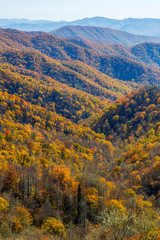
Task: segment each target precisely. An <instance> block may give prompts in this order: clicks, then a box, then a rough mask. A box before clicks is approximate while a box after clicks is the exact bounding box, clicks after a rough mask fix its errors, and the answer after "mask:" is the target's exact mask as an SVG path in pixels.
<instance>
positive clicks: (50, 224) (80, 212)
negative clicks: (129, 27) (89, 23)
mask: <svg viewBox="0 0 160 240" xmlns="http://www.w3.org/2000/svg"><path fill="white" fill-rule="evenodd" d="M71 31H72V36H71V35H70V33H71ZM73 31H74V34H73ZM107 31H108V32H107ZM104 32H105V33H104ZM56 33H57V34H56ZM58 34H59V36H58ZM67 34H69V35H67ZM100 34H103V38H104V37H105V41H106V42H104V41H100V40H99V41H98V40H97V39H98V36H99V39H102V37H101V35H100ZM104 34H105V36H104ZM109 34H110V35H109ZM56 35H57V36H56ZM90 35H92V37H91V36H90ZM111 37H112V38H114V39H116V42H115V41H113V42H112V44H111V43H110V44H108V42H107V41H111V39H110V38H111ZM125 37H126V38H125ZM108 38H109V40H108ZM151 39H152V38H151ZM122 40H123V41H122ZM142 40H143V39H142V38H141V40H139V38H138V37H137V36H136V35H135V37H133V38H132V41H131V38H130V35H127V34H124V33H123V32H120V31H119V32H118V33H117V32H116V31H111V30H107V28H106V30H104V29H103V30H102V29H101V31H100V30H99V29H97V28H94V29H92V28H88V29H87V27H85V28H82V27H78V26H77V27H69V26H67V27H63V28H62V29H59V30H58V31H57V32H50V33H44V32H38V31H35V32H22V31H18V30H15V29H0V239H6V240H22V239H24V240H49V239H54V240H64V239H67V240H156V239H157V240H158V239H160V86H159V85H160V41H159V40H158V38H157V42H143V41H142ZM134 41H135V42H136V41H141V42H136V44H135V43H134ZM158 41H159V42H158Z"/></svg>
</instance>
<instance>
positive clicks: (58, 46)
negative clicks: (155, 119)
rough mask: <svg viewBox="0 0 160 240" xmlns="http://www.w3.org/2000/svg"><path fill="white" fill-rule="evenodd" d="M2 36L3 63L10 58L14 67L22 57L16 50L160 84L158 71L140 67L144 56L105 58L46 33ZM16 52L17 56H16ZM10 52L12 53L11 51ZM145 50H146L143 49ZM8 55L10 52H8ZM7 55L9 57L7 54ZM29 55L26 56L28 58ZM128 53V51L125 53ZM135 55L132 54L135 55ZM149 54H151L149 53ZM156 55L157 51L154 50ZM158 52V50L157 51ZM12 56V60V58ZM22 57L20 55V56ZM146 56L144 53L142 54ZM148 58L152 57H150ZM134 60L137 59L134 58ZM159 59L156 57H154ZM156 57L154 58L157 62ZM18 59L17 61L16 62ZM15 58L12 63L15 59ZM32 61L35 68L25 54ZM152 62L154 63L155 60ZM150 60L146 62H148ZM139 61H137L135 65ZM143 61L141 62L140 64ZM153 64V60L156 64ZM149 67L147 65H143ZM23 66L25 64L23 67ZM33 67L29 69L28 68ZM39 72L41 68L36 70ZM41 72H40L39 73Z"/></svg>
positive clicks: (86, 48) (105, 55) (107, 55)
mask: <svg viewBox="0 0 160 240" xmlns="http://www.w3.org/2000/svg"><path fill="white" fill-rule="evenodd" d="M0 34H1V36H2V41H1V49H3V50H1V54H2V60H3V61H5V58H6V57H7V61H9V60H12V62H11V63H12V64H13V63H14V65H15V64H16V61H17V54H18V55H19V54H20V52H19V53H18V52H17V50H21V51H22V50H23V51H27V52H28V50H29V51H30V53H31V51H32V52H33V51H35V50H37V51H38V52H34V54H35V56H36V55H37V54H38V53H39V54H40V53H42V54H45V55H47V56H48V57H50V58H52V59H56V60H60V61H64V60H67V61H69V60H70V61H71V60H73V61H75V60H78V61H81V62H83V63H85V64H87V65H89V66H91V67H93V68H95V69H97V70H99V71H101V72H102V73H104V74H107V75H109V76H110V77H112V78H117V79H120V80H123V81H132V80H133V79H134V81H135V82H139V83H142V84H146V83H150V84H154V83H158V81H159V78H160V72H159V70H158V69H154V68H151V67H147V66H145V65H144V64H142V63H141V56H139V57H138V55H137V56H136V55H135V56H134V51H132V50H131V52H130V53H129V54H123V53H121V54H118V55H119V56H117V54H115V52H121V51H119V50H115V51H112V52H111V53H112V54H110V53H109V54H103V53H105V52H103V51H102V52H101V51H100V52H99V53H97V51H98V50H97V49H99V46H97V47H96V50H95V49H94V50H93V48H92V49H89V48H88V47H86V46H85V47H82V46H79V45H78V44H75V43H71V42H68V41H65V40H64V39H61V38H58V37H55V36H53V35H51V34H44V33H35V34H33V33H28V34H26V33H23V32H19V31H16V32H14V31H13V30H8V31H7V30H1V31H0ZM13 48H14V52H15V53H14V54H13V53H12V52H13ZM8 49H10V51H8ZM142 49H143V46H142ZM6 51H7V52H6ZM5 52H6V53H5ZM27 52H26V55H27ZM125 52H126V51H125ZM132 52H133V54H132ZM148 52H150V50H148ZM153 52H154V50H153ZM157 52H158V48H157ZM10 54H11V58H10ZM20 55H21V54H20ZM143 55H145V53H143ZM148 55H149V53H148ZM131 56H134V57H131ZM155 56H156V55H155ZM155 56H154V58H155ZM14 57H15V59H14ZM12 58H13V59H12ZM30 58H31V60H32V64H33V66H34V67H35V65H34V58H33V57H32V56H30V57H29V58H28V57H27V56H25V54H24V59H23V60H24V61H23V63H25V59H26V60H27V61H28V60H30ZM154 58H152V59H154ZM146 59H147V58H146ZM135 60H136V61H135ZM137 60H138V61H140V62H137ZM153 61H154V60H153ZM144 63H146V61H145V62H144ZM22 65H23V64H22ZM29 67H31V66H30V65H27V68H29ZM37 69H38V68H37ZM39 70H40V69H39Z"/></svg>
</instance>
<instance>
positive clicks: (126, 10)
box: [0, 0, 160, 21]
mask: <svg viewBox="0 0 160 240" xmlns="http://www.w3.org/2000/svg"><path fill="white" fill-rule="evenodd" d="M159 8H160V2H159V1H158V0H153V1H152V2H150V1H147V0H135V1H134V2H130V1H127V0H121V1H119V0H112V1H106V0H99V1H98V3H97V1H96V0H81V1H79V2H75V1H74V0H60V1H55V0H46V1H45V2H44V1H43V0H28V1H27V2H26V1H24V0H6V1H2V2H1V8H0V16H1V19H3V18H8V19H13V18H15V19H29V20H50V21H61V20H62V21H74V20H78V19H83V18H91V17H95V16H102V17H106V18H111V19H125V18H155V19H156V18H157V19H159V18H160V17H159Z"/></svg>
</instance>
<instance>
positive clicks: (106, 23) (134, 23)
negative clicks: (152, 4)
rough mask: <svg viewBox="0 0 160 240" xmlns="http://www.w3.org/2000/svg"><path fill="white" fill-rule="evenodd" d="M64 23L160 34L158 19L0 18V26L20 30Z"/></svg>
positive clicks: (30, 29)
mask: <svg viewBox="0 0 160 240" xmlns="http://www.w3.org/2000/svg"><path fill="white" fill-rule="evenodd" d="M66 25H79V26H97V27H103V28H105V27H107V28H112V29H115V30H120V31H127V32H129V33H133V34H136V35H146V36H160V19H152V18H142V19H134V18H128V19H123V20H118V19H109V18H105V17H93V18H85V19H81V20H76V21H71V22H69V21H57V22H54V21H47V20H27V19H0V27H3V28H15V29H19V30H22V31H43V32H50V31H54V30H56V29H58V28H61V27H63V26H66Z"/></svg>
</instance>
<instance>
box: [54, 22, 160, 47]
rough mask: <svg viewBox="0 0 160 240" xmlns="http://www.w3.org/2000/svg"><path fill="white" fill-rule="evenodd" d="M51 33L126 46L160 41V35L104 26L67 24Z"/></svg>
mask: <svg viewBox="0 0 160 240" xmlns="http://www.w3.org/2000/svg"><path fill="white" fill-rule="evenodd" d="M51 33H52V34H54V35H56V36H58V37H63V38H75V39H83V40H85V41H89V42H92V43H98V44H112V43H115V44H122V45H124V46H133V45H135V44H139V43H143V42H154V43H160V37H149V36H141V35H135V34H131V33H127V32H124V31H119V30H113V29H110V28H102V27H90V26H89V27H88V26H65V27H62V28H60V29H58V30H55V31H53V32H51Z"/></svg>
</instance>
